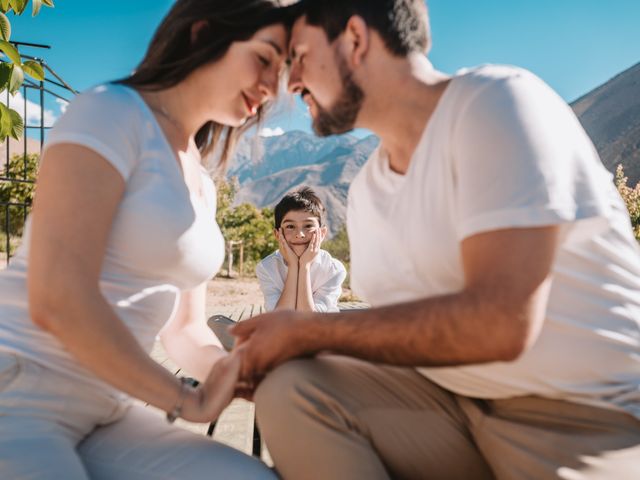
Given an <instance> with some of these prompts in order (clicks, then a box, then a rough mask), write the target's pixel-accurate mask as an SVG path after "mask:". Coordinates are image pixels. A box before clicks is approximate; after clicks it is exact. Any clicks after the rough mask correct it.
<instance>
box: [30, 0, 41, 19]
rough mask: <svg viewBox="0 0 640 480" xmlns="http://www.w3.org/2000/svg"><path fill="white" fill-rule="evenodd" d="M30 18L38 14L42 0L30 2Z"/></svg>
mask: <svg viewBox="0 0 640 480" xmlns="http://www.w3.org/2000/svg"><path fill="white" fill-rule="evenodd" d="M31 7H32V9H31V16H32V17H35V16H36V15H38V14H39V13H40V9H41V8H42V0H31Z"/></svg>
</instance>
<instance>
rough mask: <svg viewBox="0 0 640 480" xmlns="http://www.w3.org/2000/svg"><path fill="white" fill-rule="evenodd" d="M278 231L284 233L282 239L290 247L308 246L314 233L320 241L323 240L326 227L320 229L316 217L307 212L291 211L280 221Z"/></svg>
mask: <svg viewBox="0 0 640 480" xmlns="http://www.w3.org/2000/svg"><path fill="white" fill-rule="evenodd" d="M280 231H281V232H282V233H284V238H285V240H286V241H287V243H288V244H289V245H291V246H294V245H305V246H306V245H308V244H309V242H310V241H311V238H312V237H313V234H314V232H317V234H318V235H320V240H323V239H324V235H325V232H326V227H320V222H319V221H318V217H315V216H314V215H312V214H311V213H309V212H305V211H301V210H291V211H289V212H287V214H286V215H285V216H284V218H283V219H282V223H281V224H280Z"/></svg>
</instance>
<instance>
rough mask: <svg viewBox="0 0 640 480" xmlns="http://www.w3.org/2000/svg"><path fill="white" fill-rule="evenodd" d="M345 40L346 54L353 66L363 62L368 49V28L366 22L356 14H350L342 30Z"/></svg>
mask: <svg viewBox="0 0 640 480" xmlns="http://www.w3.org/2000/svg"><path fill="white" fill-rule="evenodd" d="M344 35H345V40H346V42H347V45H346V46H347V48H348V56H349V57H351V62H352V64H353V65H354V66H358V65H360V64H361V63H362V62H363V59H364V56H365V55H366V53H367V51H368V50H369V41H370V40H369V28H368V27H367V22H365V21H364V19H363V18H362V17H360V16H358V15H354V16H352V17H351V18H350V19H349V21H348V22H347V26H346V28H345V31H344Z"/></svg>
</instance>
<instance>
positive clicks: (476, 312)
mask: <svg viewBox="0 0 640 480" xmlns="http://www.w3.org/2000/svg"><path fill="white" fill-rule="evenodd" d="M534 310H536V311H532V310H531V308H518V307H511V306H510V305H509V304H508V302H500V300H499V299H498V298H494V299H493V301H490V300H489V299H487V298H484V297H483V296H481V295H475V294H471V293H458V294H453V295H446V296H442V297H435V298H429V299H425V300H420V301H416V302H411V303H404V304H399V305H393V306H389V307H383V308H376V309H368V310H355V311H350V312H342V313H338V314H331V315H314V316H313V317H311V321H310V322H307V325H306V327H305V329H304V332H299V333H300V335H301V336H303V337H302V339H301V341H302V342H303V343H304V344H305V345H306V346H308V347H309V348H308V350H309V352H310V353H312V352H318V351H322V350H329V351H332V352H335V353H339V354H344V355H350V356H355V357H359V358H363V359H366V360H370V361H374V362H381V363H388V364H393V365H411V366H448V365H465V364H473V363H485V362H492V361H511V360H514V359H515V358H517V357H518V356H519V355H520V354H521V353H522V352H523V351H524V349H525V348H526V347H527V346H528V345H529V344H530V343H531V342H532V336H535V334H536V332H537V331H538V326H537V325H536V323H538V322H542V319H543V316H544V315H543V312H544V308H537V309H535V308H534Z"/></svg>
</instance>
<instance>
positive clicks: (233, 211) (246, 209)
mask: <svg viewBox="0 0 640 480" xmlns="http://www.w3.org/2000/svg"><path fill="white" fill-rule="evenodd" d="M216 187H217V193H218V200H217V207H218V209H217V212H216V220H217V221H218V225H220V229H221V230H222V235H223V236H224V238H225V240H227V241H229V240H235V241H242V242H243V246H244V259H245V267H246V271H248V272H252V271H253V269H254V268H255V265H256V263H257V262H259V261H260V260H261V259H262V258H264V257H266V256H267V255H269V254H270V253H271V252H273V251H274V250H276V248H278V243H277V241H276V240H275V237H274V235H273V210H272V209H271V208H263V209H259V208H257V207H255V206H254V205H251V204H249V203H243V204H240V205H236V206H233V203H234V200H235V195H236V193H237V191H238V181H237V179H235V178H233V179H231V180H225V179H218V180H216Z"/></svg>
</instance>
